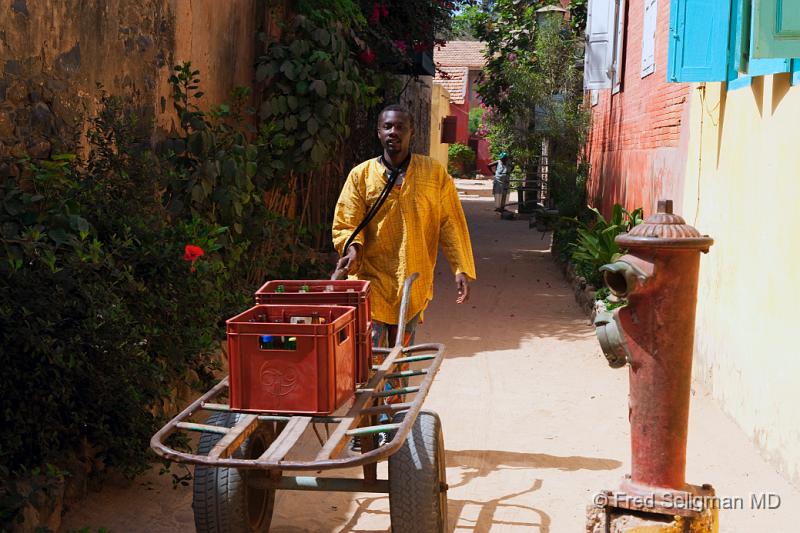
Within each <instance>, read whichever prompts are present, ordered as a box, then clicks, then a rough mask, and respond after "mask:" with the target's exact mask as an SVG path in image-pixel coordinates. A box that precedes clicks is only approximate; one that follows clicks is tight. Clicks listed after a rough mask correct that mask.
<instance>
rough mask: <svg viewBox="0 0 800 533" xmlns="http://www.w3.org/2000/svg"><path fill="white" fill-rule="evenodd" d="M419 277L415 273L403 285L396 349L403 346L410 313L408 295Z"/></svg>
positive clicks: (417, 273) (395, 342)
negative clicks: (407, 312) (407, 313)
mask: <svg viewBox="0 0 800 533" xmlns="http://www.w3.org/2000/svg"><path fill="white" fill-rule="evenodd" d="M418 277H419V272H414V273H413V274H411V275H410V276H408V277H407V278H406V281H405V283H404V284H403V298H402V299H401V300H400V315H399V316H398V317H397V338H396V339H395V341H394V345H395V347H397V346H403V337H404V336H405V332H406V311H408V295H409V293H410V292H411V284H412V283H414V280H416V279H417V278H418Z"/></svg>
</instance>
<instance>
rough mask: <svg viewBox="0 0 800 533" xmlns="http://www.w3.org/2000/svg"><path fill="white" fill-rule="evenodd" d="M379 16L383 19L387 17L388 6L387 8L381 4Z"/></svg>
mask: <svg viewBox="0 0 800 533" xmlns="http://www.w3.org/2000/svg"><path fill="white" fill-rule="evenodd" d="M381 15H383V16H384V17H388V16H389V6H387V5H386V4H381Z"/></svg>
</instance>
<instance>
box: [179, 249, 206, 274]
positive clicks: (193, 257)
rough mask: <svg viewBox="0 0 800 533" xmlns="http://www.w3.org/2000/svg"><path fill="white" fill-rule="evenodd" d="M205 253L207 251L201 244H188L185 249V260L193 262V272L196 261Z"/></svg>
mask: <svg viewBox="0 0 800 533" xmlns="http://www.w3.org/2000/svg"><path fill="white" fill-rule="evenodd" d="M204 255H205V252H204V251H203V249H202V248H200V247H199V246H195V245H194V244H187V245H186V248H184V249H183V260H184V261H189V262H191V263H192V269H191V270H192V272H194V271H195V268H194V262H195V261H197V260H198V259H200V258H201V257H202V256H204Z"/></svg>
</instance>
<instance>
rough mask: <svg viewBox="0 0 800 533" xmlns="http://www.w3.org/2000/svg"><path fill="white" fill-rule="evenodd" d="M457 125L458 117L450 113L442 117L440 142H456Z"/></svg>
mask: <svg viewBox="0 0 800 533" xmlns="http://www.w3.org/2000/svg"><path fill="white" fill-rule="evenodd" d="M457 127H458V117H456V116H455V115H450V116H449V117H444V118H442V136H441V139H440V140H439V142H441V143H442V144H452V143H454V142H456V128H457Z"/></svg>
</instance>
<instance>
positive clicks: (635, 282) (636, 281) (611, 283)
mask: <svg viewBox="0 0 800 533" xmlns="http://www.w3.org/2000/svg"><path fill="white" fill-rule="evenodd" d="M600 272H602V273H603V281H604V282H605V284H606V286H607V287H608V288H609V289H610V290H611V292H612V293H613V294H614V296H616V297H618V298H625V297H627V296H628V294H630V293H631V292H633V290H634V289H635V288H636V287H637V286H640V285H644V284H645V283H646V282H647V280H648V279H649V278H650V276H651V275H652V274H653V264H652V263H650V262H648V261H645V260H643V259H641V258H639V257H636V256H632V255H623V256H622V257H620V258H619V260H617V261H615V262H614V263H610V264H608V265H603V266H601V267H600Z"/></svg>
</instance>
